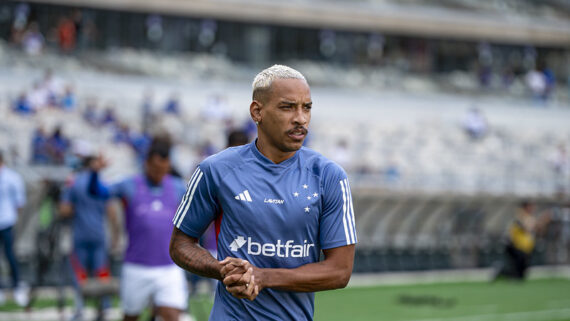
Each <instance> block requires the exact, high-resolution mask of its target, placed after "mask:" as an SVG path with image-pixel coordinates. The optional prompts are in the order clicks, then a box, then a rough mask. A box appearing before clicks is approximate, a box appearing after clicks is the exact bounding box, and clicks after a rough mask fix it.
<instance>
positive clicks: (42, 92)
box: [27, 82, 49, 111]
mask: <svg viewBox="0 0 570 321" xmlns="http://www.w3.org/2000/svg"><path fill="white" fill-rule="evenodd" d="M27 100H28V102H29V103H30V106H31V107H32V109H33V110H34V111H39V110H41V109H43V108H44V107H46V106H47V105H48V102H49V93H48V91H47V90H46V89H45V88H44V87H43V86H42V84H41V83H40V82H36V83H34V86H33V88H32V90H31V91H30V92H29V93H28V97H27Z"/></svg>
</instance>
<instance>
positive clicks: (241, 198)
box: [234, 190, 251, 202]
mask: <svg viewBox="0 0 570 321" xmlns="http://www.w3.org/2000/svg"><path fill="white" fill-rule="evenodd" d="M234 198H235V199H236V200H239V201H246V202H251V196H249V192H248V191H247V190H245V191H243V192H241V193H239V194H238V195H236V196H234Z"/></svg>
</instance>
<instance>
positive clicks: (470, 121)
mask: <svg viewBox="0 0 570 321" xmlns="http://www.w3.org/2000/svg"><path fill="white" fill-rule="evenodd" d="M463 129H464V130H465V132H466V133H467V135H468V136H469V137H470V138H471V139H472V140H479V139H481V138H483V137H485V135H486V134H487V131H488V125H487V119H486V118H485V116H484V115H483V113H481V111H480V110H479V108H476V107H473V108H471V109H469V111H468V112H467V115H465V119H464V120H463Z"/></svg>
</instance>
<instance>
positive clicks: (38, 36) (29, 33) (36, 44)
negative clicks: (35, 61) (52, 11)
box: [22, 21, 45, 56]
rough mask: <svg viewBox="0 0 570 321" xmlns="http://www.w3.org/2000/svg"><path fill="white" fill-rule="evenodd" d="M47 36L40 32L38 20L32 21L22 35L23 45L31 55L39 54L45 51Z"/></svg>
mask: <svg viewBox="0 0 570 321" xmlns="http://www.w3.org/2000/svg"><path fill="white" fill-rule="evenodd" d="M44 46H45V38H44V36H43V35H42V33H41V32H40V28H39V26H38V23H37V22H35V21H34V22H32V23H30V25H29V26H28V28H27V29H26V32H24V35H23V36H22V47H23V48H24V51H25V52H26V53H27V54H28V55H30V56H37V55H40V54H42V53H43V51H44Z"/></svg>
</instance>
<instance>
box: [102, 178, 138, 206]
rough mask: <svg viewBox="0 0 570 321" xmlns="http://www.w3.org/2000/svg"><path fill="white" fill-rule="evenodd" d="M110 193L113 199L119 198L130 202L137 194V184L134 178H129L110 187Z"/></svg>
mask: <svg viewBox="0 0 570 321" xmlns="http://www.w3.org/2000/svg"><path fill="white" fill-rule="evenodd" d="M108 193H109V196H110V197H111V198H113V197H117V198H121V199H125V200H127V201H128V200H130V199H131V198H132V197H133V195H134V193H135V182H134V180H133V178H127V179H125V180H122V181H120V182H117V183H115V184H111V185H109V187H108Z"/></svg>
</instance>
